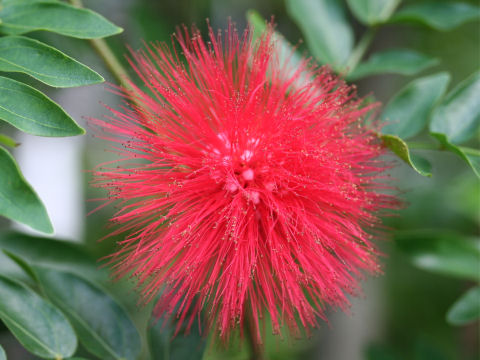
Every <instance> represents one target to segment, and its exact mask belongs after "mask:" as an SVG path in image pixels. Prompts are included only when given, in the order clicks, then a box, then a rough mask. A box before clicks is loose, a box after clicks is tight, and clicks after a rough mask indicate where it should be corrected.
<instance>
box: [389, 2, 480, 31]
mask: <svg viewBox="0 0 480 360" xmlns="http://www.w3.org/2000/svg"><path fill="white" fill-rule="evenodd" d="M479 18H480V7H478V6H475V5H471V4H467V3H462V2H445V1H432V2H428V3H427V2H425V3H424V2H421V3H417V4H412V5H408V6H405V7H404V8H402V9H401V10H400V11H398V12H397V13H396V14H395V15H394V16H393V17H392V18H391V21H392V22H402V23H404V22H406V23H420V24H423V25H427V26H430V27H432V28H434V29H437V30H442V31H447V30H452V29H454V28H456V27H457V26H459V25H462V24H464V23H466V22H469V21H473V20H475V19H479Z"/></svg>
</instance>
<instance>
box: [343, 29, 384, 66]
mask: <svg viewBox="0 0 480 360" xmlns="http://www.w3.org/2000/svg"><path fill="white" fill-rule="evenodd" d="M376 32H377V27H376V26H372V27H370V28H368V29H367V30H366V31H365V33H364V34H363V36H362V38H361V39H360V41H359V42H358V44H357V46H356V47H355V48H354V49H353V51H352V54H351V55H350V57H349V59H348V61H347V64H346V65H345V68H346V70H347V72H348V73H351V72H352V71H353V70H354V69H355V68H356V67H357V65H358V63H359V62H360V60H362V58H363V56H364V55H365V53H366V52H367V50H368V47H369V46H370V44H371V43H372V40H373V38H374V37H375V34H376Z"/></svg>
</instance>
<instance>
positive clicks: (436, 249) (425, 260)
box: [395, 230, 480, 281]
mask: <svg viewBox="0 0 480 360" xmlns="http://www.w3.org/2000/svg"><path fill="white" fill-rule="evenodd" d="M395 242H396V244H397V245H398V247H399V249H400V250H402V251H403V252H404V253H405V254H407V255H408V256H409V258H410V259H411V261H412V262H413V264H414V265H416V266H417V267H419V268H422V269H425V270H428V271H432V272H436V273H441V274H445V275H450V276H455V277H459V278H463V279H471V280H474V281H479V280H480V240H479V239H471V238H467V237H465V236H462V235H458V234H455V233H449V232H448V231H439V230H432V231H421V232H410V233H409V232H406V233H401V232H399V233H397V234H396V235H395Z"/></svg>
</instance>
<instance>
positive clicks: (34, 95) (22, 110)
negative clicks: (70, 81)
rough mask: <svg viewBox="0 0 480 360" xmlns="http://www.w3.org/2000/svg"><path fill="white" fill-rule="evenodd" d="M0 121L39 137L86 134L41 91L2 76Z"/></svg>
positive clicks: (0, 81) (0, 80)
mask: <svg viewBox="0 0 480 360" xmlns="http://www.w3.org/2000/svg"><path fill="white" fill-rule="evenodd" d="M0 119H2V120H5V121H6V122H8V123H10V124H11V125H13V126H15V127H16V128H17V129H20V130H22V131H24V132H26V133H29V134H32V135H38V136H75V135H82V134H84V133H85V131H84V130H83V129H82V128H81V127H79V126H78V125H77V123H75V121H74V120H73V119H72V118H71V117H70V116H69V115H68V114H67V113H66V112H65V111H64V110H63V109H62V108H61V107H60V106H59V105H58V104H56V103H55V102H53V101H52V100H51V99H49V98H48V97H47V96H45V95H44V94H42V93H41V92H40V91H38V90H35V89H34V88H33V87H31V86H28V85H26V84H23V83H21V82H19V81H15V80H12V79H9V78H6V77H3V76H0Z"/></svg>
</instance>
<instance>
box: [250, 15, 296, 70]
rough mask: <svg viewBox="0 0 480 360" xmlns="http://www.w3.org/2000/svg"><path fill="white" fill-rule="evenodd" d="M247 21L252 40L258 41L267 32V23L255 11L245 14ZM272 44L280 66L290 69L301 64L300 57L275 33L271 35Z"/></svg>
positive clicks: (281, 36) (280, 35)
mask: <svg viewBox="0 0 480 360" xmlns="http://www.w3.org/2000/svg"><path fill="white" fill-rule="evenodd" d="M247 20H248V22H249V24H250V25H251V26H252V27H253V33H252V38H253V40H254V41H255V40H257V39H259V38H260V37H261V36H262V34H264V32H265V31H266V30H267V23H266V20H265V19H264V18H262V16H261V15H260V14H259V13H258V12H257V11H255V10H249V11H248V12H247ZM273 42H274V45H275V47H276V49H277V51H278V56H279V59H280V66H285V65H289V66H291V67H292V68H293V67H296V66H298V65H299V64H300V63H301V60H302V57H301V56H300V55H298V54H297V53H296V52H295V49H294V48H293V46H292V45H291V44H290V43H289V42H288V41H287V40H286V39H285V38H284V37H283V35H282V34H280V33H278V32H277V31H275V32H274V34H273Z"/></svg>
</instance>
